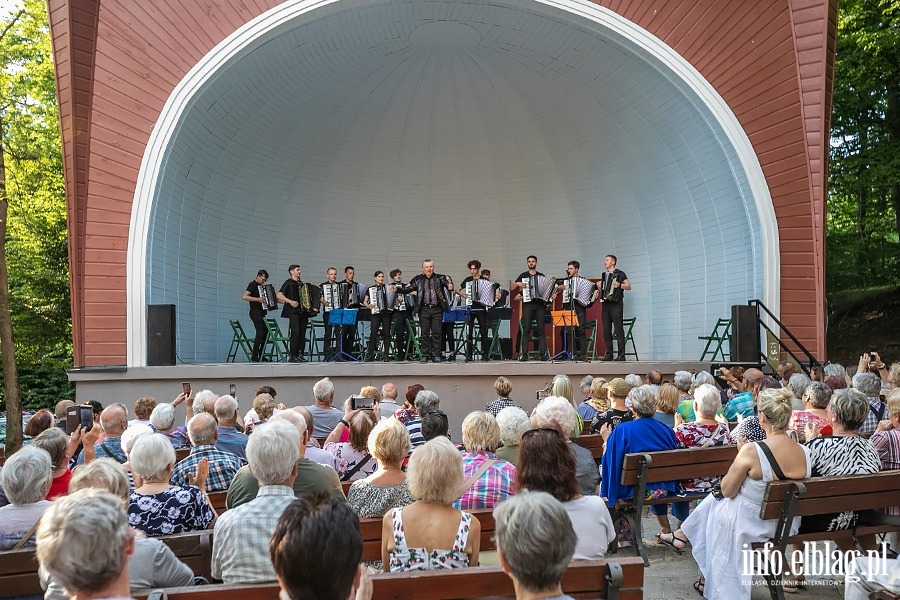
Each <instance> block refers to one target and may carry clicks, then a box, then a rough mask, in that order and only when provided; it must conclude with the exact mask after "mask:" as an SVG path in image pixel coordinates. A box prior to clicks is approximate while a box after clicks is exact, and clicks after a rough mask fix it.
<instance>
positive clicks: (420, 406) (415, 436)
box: [400, 389, 441, 449]
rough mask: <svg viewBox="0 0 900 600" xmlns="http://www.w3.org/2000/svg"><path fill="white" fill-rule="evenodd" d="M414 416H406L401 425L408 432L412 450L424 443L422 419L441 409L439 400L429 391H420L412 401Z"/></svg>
mask: <svg viewBox="0 0 900 600" xmlns="http://www.w3.org/2000/svg"><path fill="white" fill-rule="evenodd" d="M414 407H415V414H414V415H408V416H409V418H407V419H406V420H405V421H404V420H403V419H400V420H401V421H403V424H404V425H405V426H406V430H407V431H408V432H409V443H410V444H412V447H413V449H415V448H417V447H419V446H421V445H422V444H424V443H425V437H424V436H423V435H422V431H421V428H422V417H423V416H424V415H426V414H428V413H430V412H432V411H435V410H439V409H440V407H441V399H440V398H438V395H437V394H435V393H434V392H433V391H431V390H426V389H422V390H419V391H418V392H416V397H415V400H414ZM401 412H403V411H401Z"/></svg>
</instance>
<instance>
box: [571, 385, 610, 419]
mask: <svg viewBox="0 0 900 600" xmlns="http://www.w3.org/2000/svg"><path fill="white" fill-rule="evenodd" d="M607 383H608V382H607V381H606V379H604V378H603V377H591V387H590V392H589V393H588V397H587V398H585V399H584V401H582V403H581V404H579V405H578V414H579V415H580V416H581V420H582V421H586V422H589V421H591V420H592V419H593V418H594V417H596V416H597V413H602V412H603V411H605V410H607V409H608V408H609V400H608V399H607V398H606V385H607Z"/></svg>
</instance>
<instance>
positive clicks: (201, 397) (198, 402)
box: [188, 390, 219, 420]
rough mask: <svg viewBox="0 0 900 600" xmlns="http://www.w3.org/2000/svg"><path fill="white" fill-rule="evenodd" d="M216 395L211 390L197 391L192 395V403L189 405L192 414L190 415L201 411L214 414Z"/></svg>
mask: <svg viewBox="0 0 900 600" xmlns="http://www.w3.org/2000/svg"><path fill="white" fill-rule="evenodd" d="M218 397H219V396H218V394H216V393H215V392H214V391H212V390H203V391H200V392H197V394H196V395H195V396H194V403H193V404H192V405H191V411H193V415H191V416H194V415H199V414H200V413H203V412H205V413H209V414H211V415H212V414H215V407H216V399H218ZM188 420H190V419H188Z"/></svg>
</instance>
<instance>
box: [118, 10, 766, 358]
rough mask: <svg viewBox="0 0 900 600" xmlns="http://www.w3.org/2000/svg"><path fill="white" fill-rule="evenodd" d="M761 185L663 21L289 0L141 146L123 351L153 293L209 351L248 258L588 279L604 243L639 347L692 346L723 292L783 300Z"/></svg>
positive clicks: (185, 339) (137, 350)
mask: <svg viewBox="0 0 900 600" xmlns="http://www.w3.org/2000/svg"><path fill="white" fill-rule="evenodd" d="M778 246H779V240H778V230H777V226H776V223H775V212H774V209H773V207H772V200H771V198H770V196H769V192H768V186H767V184H766V180H765V178H764V176H763V172H762V169H761V168H760V165H759V162H758V159H757V156H756V154H755V153H754V150H753V148H752V146H751V144H750V141H749V139H748V138H747V135H746V134H745V133H744V131H743V129H742V128H741V127H740V125H739V123H738V121H737V119H736V118H735V116H734V114H733V113H732V111H731V109H730V108H729V107H728V106H727V104H726V102H725V101H724V100H723V99H722V98H721V97H720V96H719V95H718V94H717V93H716V92H715V90H714V89H713V88H712V86H711V85H709V84H708V83H707V82H706V81H705V80H704V79H703V77H702V76H701V75H700V74H699V73H698V72H697V71H696V70H695V69H694V68H693V67H691V66H690V64H688V63H687V62H686V61H685V60H684V59H682V58H681V57H680V56H679V55H678V54H677V53H676V52H675V51H674V50H672V49H671V48H670V47H668V46H666V45H665V44H664V43H663V42H662V41H660V40H659V39H657V38H656V37H654V36H653V35H651V34H650V33H648V32H647V31H645V30H643V29H641V28H639V27H637V26H636V25H635V24H634V23H632V22H630V21H628V20H627V19H625V18H623V17H621V16H619V15H616V14H615V13H613V12H611V11H609V10H607V9H604V8H602V7H599V6H597V5H594V4H591V3H588V2H583V1H579V0H567V1H565V2H563V1H559V2H552V3H548V2H538V1H533V0H528V1H502V0H500V1H493V0H492V1H483V0H474V1H467V2H458V1H449V0H448V1H424V0H408V1H407V0H388V1H383V2H368V1H367V2H363V1H361V0H341V1H339V2H310V1H308V0H306V1H295V2H286V3H284V4H282V5H280V6H278V7H275V8H273V9H271V10H269V11H268V12H266V13H264V14H262V15H260V16H259V17H257V18H256V19H254V20H252V21H250V22H249V23H247V24H246V25H245V26H244V27H242V28H240V29H238V30H237V31H236V32H234V33H233V34H232V35H230V36H228V37H227V38H226V39H225V40H224V41H223V42H221V43H220V44H219V45H218V46H216V47H215V48H214V49H213V50H212V51H210V52H209V53H208V54H207V55H206V57H205V58H204V59H203V60H202V61H200V63H199V64H197V65H196V66H195V67H194V69H192V70H191V71H190V72H189V73H188V74H187V76H186V77H184V79H182V81H181V83H180V84H179V85H178V86H176V88H175V90H174V92H173V93H172V95H171V96H170V97H169V99H168V101H167V103H166V105H165V107H164V109H163V111H162V113H161V115H160V118H159V120H158V121H157V123H156V126H155V128H154V131H153V133H152V135H151V137H150V140H149V142H148V144H147V147H146V150H145V153H144V158H143V163H142V165H141V170H140V174H139V176H138V181H137V187H136V192H135V196H134V203H133V206H132V215H131V233H130V237H129V250H128V285H127V294H128V307H127V319H128V345H127V351H128V356H127V363H128V366H142V365H145V364H146V321H145V319H146V306H147V305H148V304H175V305H176V307H177V313H176V314H177V318H176V320H177V339H178V353H179V357H180V358H181V360H183V361H185V362H189V363H203V362H221V361H222V360H223V359H224V356H225V354H226V352H227V349H228V346H229V343H230V340H231V331H230V328H229V326H228V319H237V318H243V319H244V320H246V303H244V302H241V301H240V295H241V293H242V291H243V289H244V288H245V287H246V285H247V282H248V281H250V279H252V277H253V276H254V275H255V274H256V271H257V269H259V268H266V269H267V270H268V271H269V273H270V275H271V280H270V281H271V282H272V283H274V284H275V286H276V289H277V288H278V287H279V285H280V283H281V281H283V280H284V279H285V278H286V276H287V273H286V269H287V266H288V265H289V264H291V263H298V264H300V265H301V266H302V269H303V275H302V276H303V279H304V280H305V281H311V282H313V283H319V282H321V281H323V280H324V278H325V277H324V275H325V269H326V268H327V267H329V266H335V267H337V268H338V270H339V271H341V270H342V269H343V267H344V266H346V265H353V266H354V267H355V268H356V272H357V280H359V281H363V282H366V283H368V282H369V281H370V280H371V275H372V273H373V272H374V271H375V270H376V269H382V270H385V271H387V270H389V269H391V268H394V267H399V268H401V269H402V270H403V271H404V278H405V279H408V277H409V276H411V275H414V274H416V273H417V272H419V265H420V262H421V260H422V259H423V258H425V257H430V258H433V259H435V261H436V263H437V271H439V272H441V273H447V274H449V275H451V276H453V277H454V279H456V280H457V281H458V280H461V279H462V277H463V276H464V275H465V274H466V269H465V264H466V262H467V261H468V260H469V259H471V258H478V259H480V260H481V261H482V263H483V265H484V266H485V267H486V268H489V269H491V271H492V273H493V279H494V280H495V281H501V282H506V281H508V280H509V279H511V278H513V277H515V276H516V275H517V274H518V273H519V272H521V271H523V270H524V262H525V256H526V255H528V254H536V255H537V256H538V257H539V261H540V263H539V269H540V270H542V271H543V272H544V273H546V274H547V275H558V276H562V275H563V273H564V269H565V265H566V262H567V261H569V260H572V259H576V260H579V261H580V262H581V265H582V266H581V273H582V275H585V276H597V275H599V274H600V271H601V269H602V265H603V256H604V255H605V254H608V253H612V254H616V255H617V256H618V258H619V267H620V268H621V269H622V270H624V271H625V272H626V273H627V274H628V277H629V279H630V281H631V283H632V286H633V288H634V289H633V291H632V292H630V293H628V294H627V296H626V316H636V317H637V318H638V326H636V328H635V341H636V344H637V346H638V347H639V348H640V353H641V355H642V357H644V356H646V357H647V358H648V359H650V360H684V359H691V360H693V359H695V358H696V356H697V355H698V354H699V351H700V349H701V348H702V347H701V346H698V341H697V339H696V338H697V336H698V335H703V334H706V333H708V331H709V328H710V325H711V324H712V323H714V322H715V320H716V318H718V317H721V316H725V315H727V314H728V312H729V307H730V306H731V305H732V304H743V303H745V302H746V301H747V300H748V299H750V298H762V299H763V300H764V301H765V302H766V303H767V304H768V305H769V306H770V307H772V308H773V309H774V310H775V311H776V312H777V310H778V307H779V304H780V303H779V278H780V273H779V264H780V257H779V249H778Z"/></svg>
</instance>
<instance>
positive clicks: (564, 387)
mask: <svg viewBox="0 0 900 600" xmlns="http://www.w3.org/2000/svg"><path fill="white" fill-rule="evenodd" d="M550 395H551V396H556V397H561V398H565V399H566V400H567V401H568V403H569V404H571V405H572V409H573V410H574V411H575V425H574V426H573V428H572V431H570V432H569V433H568V434H567V436H568V437H570V438H577V437H579V436H580V435H581V430H582V429H583V428H584V421H582V420H581V415H580V414H578V404H576V403H575V392H574V391H573V390H572V382H571V381H570V380H569V376H568V375H557V376H555V377H554V378H553V383H552V385H551V386H550Z"/></svg>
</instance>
